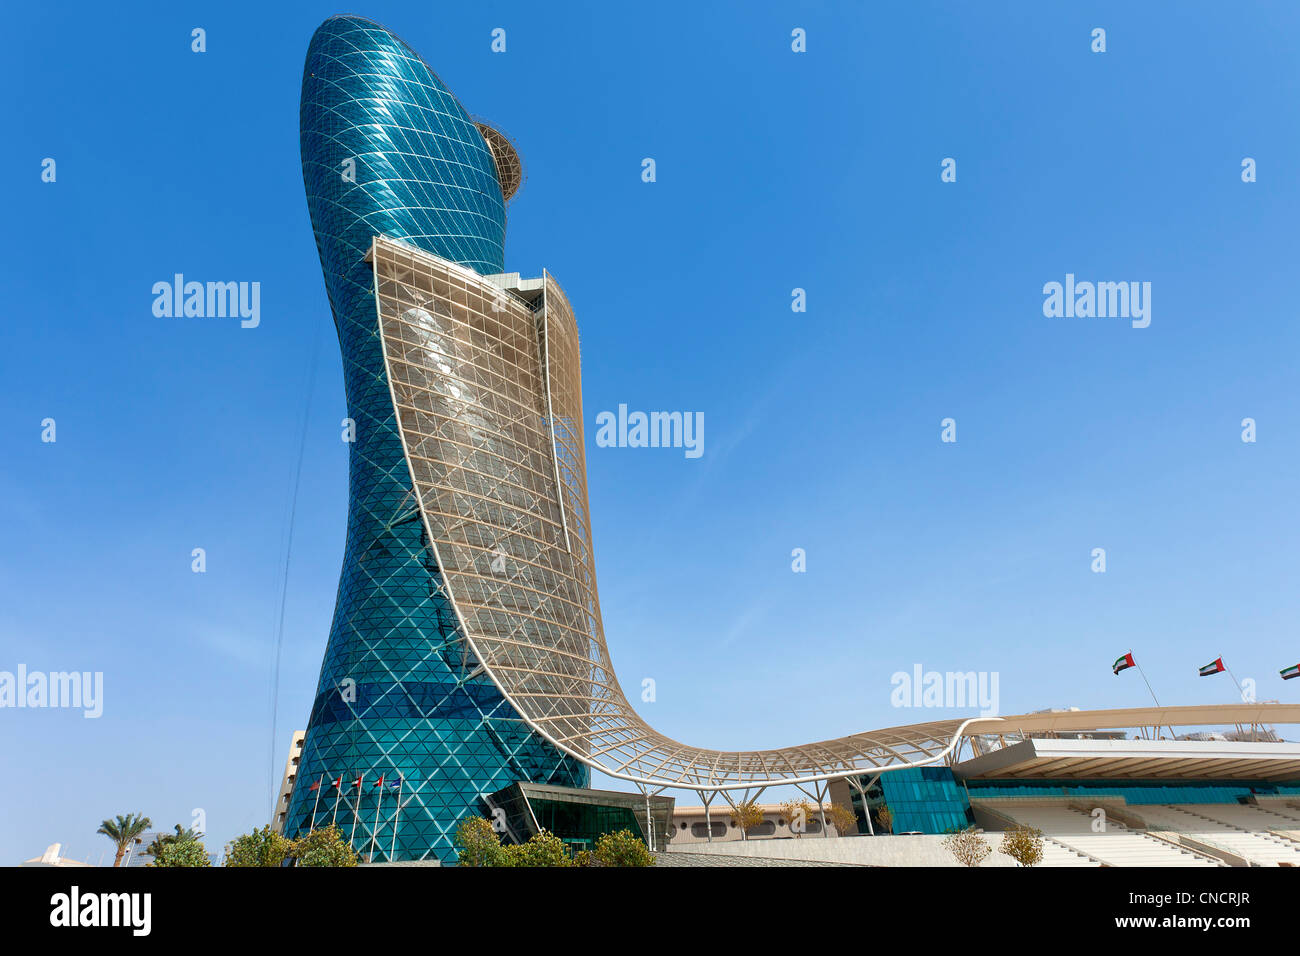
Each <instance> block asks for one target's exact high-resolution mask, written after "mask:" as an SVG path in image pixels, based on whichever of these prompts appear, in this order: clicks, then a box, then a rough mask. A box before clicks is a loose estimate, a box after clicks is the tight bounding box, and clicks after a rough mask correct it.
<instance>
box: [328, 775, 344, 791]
mask: <svg viewBox="0 0 1300 956" xmlns="http://www.w3.org/2000/svg"><path fill="white" fill-rule="evenodd" d="M330 786H331V787H336V788H337V787H341V786H343V775H342V774H340V775H339V776H337V777H335V778H334V779H333V780H331V781H330Z"/></svg>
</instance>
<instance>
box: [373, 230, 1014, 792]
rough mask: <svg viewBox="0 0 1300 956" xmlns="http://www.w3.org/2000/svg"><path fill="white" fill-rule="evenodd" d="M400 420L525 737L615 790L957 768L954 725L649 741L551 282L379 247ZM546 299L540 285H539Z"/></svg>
mask: <svg viewBox="0 0 1300 956" xmlns="http://www.w3.org/2000/svg"><path fill="white" fill-rule="evenodd" d="M369 258H370V260H371V262H372V265H373V268H374V276H375V289H376V296H375V301H376V309H377V313H378V315H377V319H378V324H379V331H380V336H381V339H382V342H383V351H384V364H385V368H386V370H387V373H388V381H389V387H390V389H391V391H392V399H393V406H394V408H395V410H396V415H397V420H398V424H399V426H400V431H401V434H402V440H403V444H404V448H405V453H406V460H407V463H408V464H409V466H410V470H411V478H412V482H413V484H414V488H415V492H416V496H417V498H418V499H419V503H420V511H421V515H422V517H423V519H424V521H425V525H426V530H427V532H428V536H429V541H430V546H431V549H432V551H433V553H434V559H435V561H436V563H437V567H438V569H439V571H440V573H441V575H442V577H443V580H444V582H445V586H446V589H447V592H448V594H449V596H450V598H451V603H452V605H453V607H454V609H455V612H456V615H457V617H458V618H459V621H460V624H461V628H462V631H463V634H464V637H465V640H466V641H467V643H468V644H469V647H470V649H471V650H472V651H473V654H474V656H475V657H476V658H477V659H478V661H479V662H481V664H482V666H483V667H484V669H485V670H486V672H487V674H488V675H489V676H490V677H491V679H492V681H493V682H494V683H495V684H496V685H497V687H498V688H500V690H501V692H502V694H503V695H504V696H505V697H506V699H507V700H508V701H509V702H510V704H511V706H513V707H514V708H515V710H517V711H518V713H519V714H520V716H521V717H522V718H523V719H524V721H525V722H526V723H527V724H528V725H529V726H530V727H532V728H533V729H534V730H536V731H537V732H538V733H539V734H541V735H542V736H543V737H545V738H546V739H547V740H549V741H550V742H551V743H552V744H554V745H555V746H556V747H558V748H559V749H561V750H562V751H564V752H565V753H568V754H571V755H572V756H574V757H576V758H577V759H579V760H581V761H583V762H584V763H586V764H588V765H589V766H591V767H593V768H595V769H597V770H599V771H601V772H602V773H605V774H607V775H609V776H611V777H615V778H618V779H622V780H627V781H630V782H632V783H635V784H637V785H639V786H641V787H646V788H650V789H657V788H664V787H671V788H675V789H686V790H695V791H699V792H716V791H731V790H754V789H756V788H762V787H767V786H772V785H776V784H799V785H802V784H809V783H815V782H819V781H825V780H829V779H834V778H839V777H845V776H851V775H857V774H862V773H866V772H879V771H882V770H887V769H898V768H902V767H907V766H918V765H923V764H930V763H935V762H937V761H940V760H943V759H944V758H945V756H947V755H948V754H949V753H950V752H951V751H952V750H953V748H954V747H955V745H956V743H957V742H958V740H959V739H960V737H961V734H962V732H963V731H964V730H965V728H966V727H967V726H968V725H969V724H971V723H974V722H984V721H996V720H997V718H973V719H972V720H966V721H962V720H942V721H936V722H933V723H927V724H914V725H911V726H907V727H893V728H887V729H883V730H876V731H871V732H869V733H862V734H853V735H851V736H848V737H841V738H837V739H835V740H825V741H820V742H817V743H811V744H805V745H803V746H798V747H787V748H782V749H777V750H755V751H723V750H709V749H704V748H700V747H690V746H687V745H686V744H682V743H679V742H678V741H676V740H673V739H671V738H669V737H667V736H665V735H663V734H661V733H659V732H657V731H656V730H654V729H653V728H652V727H650V725H649V724H647V723H646V722H645V721H644V720H643V719H642V718H641V717H640V715H638V714H637V712H636V710H635V709H634V708H633V707H632V705H631V703H630V702H629V701H628V698H627V696H626V694H624V692H623V689H622V687H621V686H620V685H619V681H618V677H617V676H616V675H615V673H614V668H613V665H612V664H611V661H610V655H609V650H608V648H607V646H606V643H605V634H604V628H603V625H602V622H601V615H600V603H599V598H598V596H597V589H596V572H595V559H594V555H593V549H592V541H591V525H590V518H589V508H588V504H587V484H586V475H587V469H586V459H585V452H584V440H583V416H582V380H581V373H580V366H579V356H578V329H577V323H576V321H575V320H574V316H573V311H572V309H571V308H570V306H569V303H568V300H567V299H566V297H565V295H564V292H563V290H562V289H561V288H560V286H559V284H558V283H557V282H556V281H555V280H554V278H552V277H551V276H550V275H549V274H547V275H544V277H543V279H542V280H541V282H540V287H541V288H540V295H538V294H537V292H536V291H535V289H534V290H528V291H524V290H522V288H521V287H520V286H519V285H518V284H517V285H516V286H515V287H514V288H513V289H511V288H510V287H509V286H508V285H507V283H506V282H505V281H504V280H506V279H508V277H485V276H481V275H479V274H477V273H475V272H473V271H472V270H470V269H466V268H464V267H462V266H459V265H457V264H455V263H453V262H450V261H447V260H445V259H441V258H439V257H437V256H434V255H431V254H429V253H427V252H423V251H421V250H418V249H416V248H414V247H412V246H409V245H407V244H404V243H400V242H397V241H394V240H390V239H387V238H384V237H382V236H380V237H376V238H375V240H374V242H373V244H372V246H371V250H370V255H369ZM537 284H538V283H536V282H533V283H531V285H533V286H534V287H535V286H536V285H537Z"/></svg>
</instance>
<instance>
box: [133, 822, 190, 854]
mask: <svg viewBox="0 0 1300 956" xmlns="http://www.w3.org/2000/svg"><path fill="white" fill-rule="evenodd" d="M200 836H202V834H201V833H195V832H194V831H193V830H191V829H190V828H189V827H183V828H182V827H181V825H180V824H179V823H178V824H176V832H175V833H164V834H163V835H162V836H156V837H154V838H153V842H152V843H150V844H149V845H148V846H147V847H145V850H144V852H146V853H148V854H149V855H150V856H152V857H154V858H155V859H156V858H157V857H158V854H159V853H160V852H161V851H162V848H163V847H165V846H167V845H168V844H171V843H189V842H193V841H195V840H197V839H198V838H199V837H200Z"/></svg>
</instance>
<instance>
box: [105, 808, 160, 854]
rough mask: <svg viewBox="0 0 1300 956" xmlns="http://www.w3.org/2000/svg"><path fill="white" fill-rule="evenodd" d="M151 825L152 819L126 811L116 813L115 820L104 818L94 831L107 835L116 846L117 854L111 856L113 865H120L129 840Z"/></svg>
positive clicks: (129, 843)
mask: <svg viewBox="0 0 1300 956" xmlns="http://www.w3.org/2000/svg"><path fill="white" fill-rule="evenodd" d="M151 826H153V821H152V820H150V819H149V818H148V817H146V816H141V815H140V814H136V813H128V814H127V815H126V816H122V815H121V814H120V813H119V814H118V815H117V819H116V820H105V821H104V822H103V823H101V824H100V825H99V829H98V830H96V831H95V832H96V833H102V834H104V836H106V837H108V838H109V839H110V840H112V841H113V843H114V844H116V846H117V856H115V857H114V858H113V865H114V866H121V865H122V857H123V856H124V855H125V854H126V848H127V847H128V846H130V845H131V842H132V841H133V840H134V839H135V838H136V837H138V836H139V835H140V834H141V833H144V831H145V830H148V829H149V828H150V827H151Z"/></svg>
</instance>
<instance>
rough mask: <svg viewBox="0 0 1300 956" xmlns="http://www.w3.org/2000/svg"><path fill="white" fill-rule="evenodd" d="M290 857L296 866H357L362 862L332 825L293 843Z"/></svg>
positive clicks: (314, 831)
mask: <svg viewBox="0 0 1300 956" xmlns="http://www.w3.org/2000/svg"><path fill="white" fill-rule="evenodd" d="M289 855H290V856H291V857H292V858H293V860H294V865H295V866H356V865H357V864H358V863H359V862H360V861H361V857H359V856H358V855H357V852H356V851H355V850H354V849H352V846H351V845H350V844H349V843H348V842H347V841H346V840H344V839H343V835H342V834H341V833H340V832H339V828H338V827H336V826H335V825H334V824H332V823H331V824H330V825H329V826H327V827H318V828H317V829H315V830H312V831H311V832H310V833H308V834H307V835H306V836H302V837H299V838H298V839H297V840H294V841H293V842H291V843H290V844H289Z"/></svg>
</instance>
